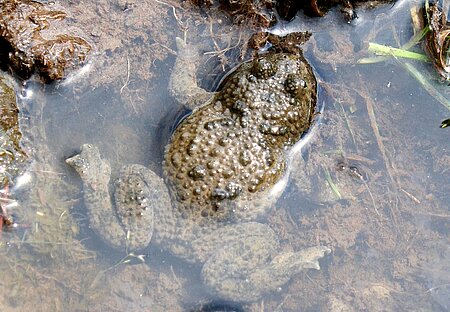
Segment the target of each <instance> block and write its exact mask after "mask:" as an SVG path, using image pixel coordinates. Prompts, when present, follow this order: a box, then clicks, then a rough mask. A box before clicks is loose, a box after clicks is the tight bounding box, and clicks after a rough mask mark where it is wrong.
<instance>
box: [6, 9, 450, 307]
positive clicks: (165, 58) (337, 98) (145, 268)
mask: <svg viewBox="0 0 450 312" xmlns="http://www.w3.org/2000/svg"><path fill="white" fill-rule="evenodd" d="M127 3H128V2H127ZM174 5H175V4H174ZM413 5H414V2H413V1H399V2H398V3H397V4H396V5H394V6H392V7H391V6H383V7H380V8H377V9H373V10H370V11H364V10H361V11H358V16H359V18H358V19H357V20H356V21H355V22H354V23H352V24H346V23H345V22H344V21H343V20H342V17H341V15H340V14H339V11H338V10H333V11H331V12H329V14H328V15H327V16H326V17H324V18H320V19H311V18H307V17H305V16H303V15H301V14H299V15H298V17H297V18H296V19H295V20H293V21H292V22H289V23H288V22H284V23H281V24H280V25H278V26H277V27H276V28H275V29H273V31H274V32H275V33H282V34H285V33H287V32H291V31H305V30H308V31H311V32H312V37H311V39H310V40H309V42H308V43H307V44H306V45H305V47H304V53H305V57H306V58H307V59H308V61H309V62H310V63H311V65H312V66H313V68H314V70H315V72H316V74H317V77H318V79H319V83H320V89H321V90H322V91H321V94H320V100H321V101H322V102H323V103H324V105H325V106H324V111H323V112H322V114H321V116H320V118H318V121H317V124H316V126H315V127H316V129H315V133H314V136H312V137H311V139H310V142H308V144H307V145H306V146H305V147H304V151H303V153H302V157H301V158H297V159H294V160H293V162H292V166H293V168H294V169H293V172H292V174H291V177H290V180H289V181H290V182H289V185H288V187H287V189H286V190H285V192H284V193H283V196H282V198H281V199H280V200H279V201H278V202H277V209H276V211H274V212H273V213H271V214H270V215H269V216H267V224H268V225H269V226H270V227H271V228H272V229H274V231H275V232H276V233H277V234H278V235H279V237H280V238H281V241H282V248H283V250H301V249H302V248H305V247H307V246H315V245H318V244H322V245H325V246H328V247H329V248H331V249H332V253H331V254H330V255H328V256H326V257H325V258H324V259H322V260H321V266H322V269H321V270H320V271H315V270H308V271H304V272H303V273H300V274H298V275H295V276H292V278H291V281H290V282H289V283H287V284H286V285H285V286H284V287H282V288H281V289H278V290H277V291H275V292H272V293H268V294H267V295H266V296H264V297H263V298H262V299H260V300H258V301H257V302H251V303H246V304H234V303H230V302H224V301H222V300H221V299H220V298H216V297H215V296H214V295H211V294H210V292H209V290H208V289H204V286H202V282H201V279H200V270H201V268H200V266H198V265H191V264H187V263H185V262H183V261H182V260H179V259H177V258H174V257H173V256H171V255H170V254H169V253H167V252H166V251H165V250H164V246H150V247H149V248H148V249H146V250H145V251H144V252H143V253H142V254H134V255H128V254H127V252H126V251H116V250H112V249H110V248H108V247H107V246H106V245H105V244H103V243H102V241H101V239H99V238H98V237H97V236H96V235H95V234H94V233H93V232H92V231H91V230H90V229H89V220H87V217H86V210H85V206H84V202H83V199H82V190H81V182H80V180H79V177H78V176H77V175H76V174H75V173H74V172H73V171H72V170H71V169H70V168H69V167H68V166H67V165H66V164H65V162H64V160H65V159H66V158H67V157H69V156H71V155H73V154H74V153H76V152H77V151H78V150H79V147H80V145H81V144H83V143H87V142H89V143H93V144H96V145H97V146H99V148H100V150H101V151H102V154H103V155H105V157H107V158H108V160H109V161H110V162H111V166H112V175H113V178H114V177H115V176H116V175H117V173H118V170H119V169H120V167H121V166H122V165H123V164H131V163H139V164H143V165H145V166H148V167H150V168H151V169H152V170H154V171H155V172H157V173H159V174H161V161H162V157H163V151H164V146H165V144H166V143H167V141H168V138H169V136H170V133H171V131H172V129H173V127H174V126H175V125H176V124H177V123H178V121H179V119H180V116H182V115H183V113H185V112H186V111H185V110H184V109H183V108H180V107H179V105H178V104H177V103H176V102H175V101H174V100H173V99H171V98H170V96H169V94H168V92H167V91H166V90H167V83H168V76H169V74H170V70H171V68H172V66H173V62H174V60H175V56H174V55H173V50H174V42H175V37H176V36H182V35H183V29H185V28H186V27H187V29H188V31H187V33H186V36H187V38H188V40H190V38H191V40H192V41H193V42H205V48H204V51H205V52H207V53H209V52H212V53H209V54H207V55H208V58H207V61H206V62H205V63H203V64H202V65H201V66H200V68H199V73H198V76H199V77H198V78H199V79H200V80H201V84H202V85H203V86H207V87H208V88H214V87H215V86H214V84H217V81H219V80H220V77H222V76H223V75H224V74H225V73H226V70H227V69H228V68H231V67H233V66H234V65H235V64H237V63H239V59H238V56H239V48H236V47H239V46H240V44H242V42H241V37H240V36H241V35H242V33H240V30H241V29H239V28H238V27H232V26H230V25H228V24H227V22H226V17H225V16H224V15H220V16H219V17H215V16H213V17H211V19H210V20H208V19H205V18H204V16H202V15H200V14H198V13H193V12H192V11H190V10H188V9H186V8H187V7H186V6H181V7H180V6H179V5H178V4H177V5H175V6H174V7H173V8H172V7H171V5H169V4H167V3H162V2H159V1H151V3H145V4H144V3H142V4H139V3H138V2H132V4H131V3H130V4H129V6H128V7H127V9H126V10H123V9H122V6H123V3H122V2H121V1H117V3H116V2H114V3H107V2H102V1H100V2H95V3H89V2H86V3H84V2H82V3H79V4H74V3H67V7H68V9H70V10H71V11H72V12H85V14H84V15H85V16H84V18H81V17H80V19H79V21H78V22H79V27H84V28H86V32H87V33H90V34H92V38H93V40H95V43H96V45H97V49H98V51H99V53H98V55H96V56H95V57H94V59H93V60H92V63H91V64H90V66H91V68H92V69H91V71H90V72H89V73H88V74H85V75H84V76H78V77H74V79H73V80H67V81H65V82H62V83H56V84H53V85H45V86H44V85H42V84H41V83H39V82H37V81H34V80H30V81H28V82H27V83H26V85H25V87H24V89H23V90H18V92H19V93H20V95H19V100H18V104H19V106H20V109H21V114H22V115H21V118H22V120H23V122H22V128H23V135H24V137H26V140H25V141H24V144H25V145H26V146H27V148H29V149H30V150H32V153H31V158H32V163H31V165H30V168H29V170H28V172H27V174H26V175H25V179H24V181H25V184H23V186H21V187H19V188H16V189H13V190H12V191H11V196H12V197H13V198H14V199H15V200H17V204H18V206H17V207H16V208H15V209H16V210H15V214H16V215H17V219H16V221H17V223H18V227H17V228H14V229H11V230H8V231H3V232H2V233H1V235H2V237H1V245H0V247H1V249H0V267H1V272H2V274H1V278H0V308H1V310H2V311H23V310H26V309H28V310H33V311H41V310H42V311H43V310H45V311H48V310H54V311H87V310H89V311H106V310H107V311H111V310H112V311H114V310H120V311H123V310H128V311H134V310H144V311H162V310H166V311H192V310H195V309H196V308H199V307H200V306H202V305H204V306H205V307H207V308H204V309H203V310H204V311H223V310H225V307H229V308H230V309H231V310H232V311H234V310H236V311H240V310H243V311H359V310H367V311H382V310H384V311H394V310H395V311H406V310H408V311H409V310H415V311H447V310H448V309H449V308H450V301H449V298H450V273H449V272H450V266H449V263H450V261H449V260H450V247H449V246H450V231H449V225H450V221H449V220H450V211H449V205H448V203H449V202H450V198H449V195H448V194H450V187H449V181H450V170H449V167H450V156H449V151H450V140H448V137H449V132H448V130H447V129H441V128H439V125H440V123H441V121H442V120H443V119H445V118H448V116H449V115H450V112H449V109H448V108H446V107H445V105H443V103H441V102H442V101H441V102H440V101H438V100H437V99H436V98H435V97H433V96H431V95H430V94H429V92H427V91H426V90H425V89H424V87H423V86H422V85H421V84H420V83H419V82H418V81H417V80H416V79H415V78H413V76H412V75H411V74H409V73H408V71H407V69H405V66H404V65H402V63H404V62H405V60H400V59H399V60H396V59H394V58H390V59H387V60H383V61H381V62H378V63H375V64H366V65H361V64H358V63H357V61H358V60H359V59H361V58H364V57H370V56H374V55H373V54H370V53H368V52H367V44H368V42H375V43H378V44H385V45H390V46H393V47H398V46H400V45H401V44H404V43H405V42H407V41H408V40H409V39H410V38H411V37H412V36H413V35H414V34H413V31H412V28H411V22H410V7H411V6H413ZM140 6H142V8H141V7H140ZM148 7H151V8H152V12H150V13H147V14H144V13H143V12H144V11H145V10H144V9H148ZM108 10H110V11H108ZM104 12H109V13H108V14H105V13H104ZM147 12H148V11H147ZM173 12H175V15H174V14H173ZM194 12H195V10H194ZM93 16H96V17H97V19H93ZM99 17H100V18H99ZM214 17H215V18H216V19H214ZM219 18H220V19H223V20H222V21H221V22H219V21H218V19H219ZM93 20H94V21H95V22H94V23H92V22H88V21H93ZM138 21H140V22H139V23H138ZM112 25H113V26H112ZM181 26H183V27H181ZM242 36H243V37H245V35H242ZM92 38H91V39H92ZM212 38H214V40H216V42H215V43H216V44H217V45H218V46H219V48H217V49H216V50H214V44H213V42H212ZM242 40H243V39H242ZM208 47H209V48H210V49H209V50H208ZM229 47H231V49H230V50H229V51H228V50H227V51H225V53H221V52H220V51H218V50H220V49H225V50H226V49H227V48H229ZM233 47H234V48H233ZM417 51H420V49H418V50H417ZM408 62H409V63H410V64H411V65H412V66H414V67H415V68H416V69H417V70H418V71H419V72H420V73H422V74H423V75H424V76H425V77H427V79H428V81H430V82H431V84H432V86H433V87H434V88H435V89H436V90H437V92H440V93H441V94H442V97H443V98H444V99H446V100H447V104H448V102H450V91H449V87H448V86H447V84H443V83H441V82H439V81H438V78H437V75H436V73H435V72H434V68H433V66H432V65H431V64H427V63H419V62H414V61H408ZM223 69H224V70H223ZM444 104H445V103H444ZM142 259H143V260H144V262H142ZM211 302H212V303H211ZM208 309H209V310H208ZM233 309H234V310H233Z"/></svg>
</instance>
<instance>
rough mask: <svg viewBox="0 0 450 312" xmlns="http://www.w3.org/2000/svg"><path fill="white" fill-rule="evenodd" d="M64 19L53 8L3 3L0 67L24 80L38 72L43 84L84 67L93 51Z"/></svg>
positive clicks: (17, 1)
mask: <svg viewBox="0 0 450 312" xmlns="http://www.w3.org/2000/svg"><path fill="white" fill-rule="evenodd" d="M67 17H68V14H67V13H66V12H65V11H64V9H62V8H60V7H58V6H56V5H53V4H44V2H38V1H27V0H11V1H2V2H1V3H0V42H1V43H2V45H1V47H2V48H1V49H2V50H3V51H2V52H1V54H0V55H1V56H3V59H1V60H0V62H2V63H3V66H2V67H3V68H5V67H10V68H12V69H13V71H14V72H15V73H16V74H17V75H19V76H21V77H22V78H24V79H27V78H29V77H30V76H31V75H32V74H33V73H34V72H38V73H39V74H40V75H41V76H42V78H43V79H44V80H46V81H51V80H55V79H61V78H63V77H64V76H65V75H66V74H67V72H68V71H69V70H73V69H75V68H77V67H78V66H80V65H82V64H84V63H85V62H86V61H87V58H88V56H89V55H90V52H91V51H92V47H91V45H90V44H89V43H88V42H87V41H86V40H85V39H83V38H82V36H81V35H80V30H78V29H75V28H73V25H71V23H70V22H69V19H68V18H67ZM61 29H63V30H64V32H61Z"/></svg>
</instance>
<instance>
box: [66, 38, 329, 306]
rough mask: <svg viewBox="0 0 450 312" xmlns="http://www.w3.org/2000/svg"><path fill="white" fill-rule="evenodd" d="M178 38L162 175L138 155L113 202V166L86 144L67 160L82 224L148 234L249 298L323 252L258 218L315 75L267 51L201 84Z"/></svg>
mask: <svg viewBox="0 0 450 312" xmlns="http://www.w3.org/2000/svg"><path fill="white" fill-rule="evenodd" d="M177 44H178V49H179V53H178V58H177V61H176V63H175V67H174V71H173V73H172V76H171V81H170V90H171V92H172V94H173V95H174V96H175V97H176V98H178V99H179V100H180V101H181V102H182V103H183V104H184V105H187V106H189V107H191V108H193V112H192V114H191V115H190V116H189V117H187V118H186V119H185V120H184V121H183V122H182V123H181V125H179V126H178V128H177V129H176V131H175V133H174V134H173V136H172V138H171V141H170V143H169V144H168V146H167V147H166V153H165V160H164V165H163V166H164V179H165V183H164V181H163V179H162V178H160V177H159V176H157V175H156V174H155V173H154V172H153V171H151V170H149V169H147V168H145V167H143V166H140V165H128V166H125V167H124V168H123V169H122V171H121V173H120V177H119V179H118V180H117V181H116V183H115V193H114V202H115V213H114V210H113V205H112V203H111V199H110V195H109V179H110V172H111V169H110V166H109V164H108V162H107V161H106V160H104V159H102V158H101V157H100V153H99V150H98V149H97V148H96V147H95V146H93V145H88V144H85V145H83V146H82V147H81V153H80V154H78V155H76V156H74V157H72V158H69V159H67V163H68V164H70V165H71V166H72V167H74V168H75V169H76V170H77V172H78V173H79V174H80V176H81V178H82V180H83V185H84V200H85V203H86V206H87V209H88V211H89V217H90V223H91V227H92V228H93V229H94V230H95V231H96V232H98V234H99V235H100V236H102V237H103V238H104V239H105V240H106V241H107V242H108V243H109V244H110V245H112V246H114V247H119V248H130V249H141V248H144V247H145V246H146V245H147V244H149V243H150V240H151V241H152V243H153V242H154V243H156V244H159V245H160V246H161V247H162V248H164V249H165V250H168V251H170V252H171V253H173V254H175V255H176V256H178V257H180V258H182V259H185V260H186V261H189V262H196V263H200V264H202V265H203V267H202V279H203V281H204V283H205V284H206V285H207V286H208V287H211V289H212V290H214V291H216V292H218V293H219V295H221V296H222V297H225V298H228V299H231V300H235V301H251V300H255V299H257V298H258V297H260V296H261V294H262V293H264V292H267V291H270V290H274V289H276V288H277V287H280V286H282V285H283V284H284V283H286V282H287V281H288V280H289V278H290V277H291V276H292V274H295V273H297V272H299V271H301V270H302V269H304V268H315V269H319V264H318V259H319V258H321V257H322V256H323V255H324V254H327V253H329V249H328V248H326V247H323V246H317V247H312V248H308V249H306V250H303V251H299V252H286V251H281V250H280V246H279V241H278V237H277V235H276V234H275V233H274V231H273V230H272V229H271V228H270V227H269V226H268V225H266V224H263V223H259V222H257V221H258V220H259V218H260V217H263V216H264V214H266V213H267V211H268V210H269V209H271V208H272V206H273V205H274V204H275V201H276V199H277V198H278V196H279V195H280V193H281V191H282V187H283V185H284V184H285V183H284V182H283V181H284V179H283V177H284V176H285V175H286V172H287V167H286V161H287V155H286V154H287V153H288V151H289V150H290V148H291V147H292V146H293V145H294V144H295V143H297V142H298V141H299V140H300V138H301V136H302V134H303V133H304V132H305V131H306V130H308V128H309V126H310V124H311V120H312V117H313V114H314V110H315V105H316V80H315V78H314V75H313V72H312V70H311V68H310V66H309V65H308V64H307V63H306V61H305V60H304V59H303V57H302V56H300V55H293V54H287V53H268V54H265V55H261V56H259V57H257V58H255V59H254V60H253V61H252V62H248V63H244V64H242V65H241V66H239V67H238V68H237V69H236V70H235V71H233V72H232V73H231V74H230V75H229V76H228V77H227V79H226V80H225V82H224V83H223V84H222V88H221V90H220V91H218V92H216V93H208V92H206V91H204V90H203V89H200V88H199V87H197V85H196V84H195V65H194V64H195V59H196V55H197V54H196V51H195V50H194V49H192V48H190V47H189V46H186V44H184V42H182V41H181V40H180V39H178V41H177ZM201 102H203V104H202V105H199V104H200V103H201Z"/></svg>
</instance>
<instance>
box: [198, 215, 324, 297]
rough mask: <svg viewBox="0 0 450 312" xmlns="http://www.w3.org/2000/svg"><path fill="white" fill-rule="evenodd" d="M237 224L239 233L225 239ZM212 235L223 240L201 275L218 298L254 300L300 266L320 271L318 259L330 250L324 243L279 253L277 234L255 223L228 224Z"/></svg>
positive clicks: (274, 287) (277, 284)
mask: <svg viewBox="0 0 450 312" xmlns="http://www.w3.org/2000/svg"><path fill="white" fill-rule="evenodd" d="M236 227H238V228H239V229H238V231H239V232H240V233H241V235H239V234H238V235H237V237H236V238H235V239H230V240H229V241H227V238H228V237H229V236H228V234H232V235H236V230H237V229H236ZM212 236H214V237H219V238H221V240H222V241H223V242H222V243H221V244H220V246H219V247H218V249H216V250H215V252H214V253H213V254H212V255H211V256H210V257H209V258H208V259H207V260H206V262H205V264H204V266H203V268H202V278H203V281H204V283H205V285H207V286H208V287H210V288H211V289H212V290H215V291H216V292H218V294H219V295H220V296H221V297H224V298H226V299H229V300H233V301H254V300H257V299H258V298H260V297H261V296H262V294H264V293H267V292H270V291H273V290H276V289H277V288H278V287H280V286H283V285H284V284H285V283H287V282H288V281H289V279H290V278H291V277H292V276H293V275H294V274H296V273H298V272H300V271H302V270H303V269H317V270H319V269H320V266H319V262H318V259H320V258H322V257H323V256H324V255H326V254H328V253H329V252H330V249H329V248H327V247H324V246H317V247H311V248H307V249H305V250H302V251H299V252H282V251H281V250H280V246H279V242H278V237H277V235H276V234H275V233H274V232H273V231H272V230H271V229H270V228H269V227H268V226H266V225H264V224H260V223H256V222H249V223H244V224H240V225H234V226H228V227H225V228H222V229H219V230H218V231H217V232H216V233H215V234H213V235H212ZM211 238H212V237H211ZM212 240H213V241H214V238H213V239H212ZM211 247H212V246H211Z"/></svg>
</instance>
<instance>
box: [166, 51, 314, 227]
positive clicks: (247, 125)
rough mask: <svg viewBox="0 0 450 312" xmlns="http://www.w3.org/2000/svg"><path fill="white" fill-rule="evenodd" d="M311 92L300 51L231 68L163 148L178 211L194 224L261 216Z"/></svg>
mask: <svg viewBox="0 0 450 312" xmlns="http://www.w3.org/2000/svg"><path fill="white" fill-rule="evenodd" d="M316 92H317V85H316V80H315V77H314V74H313V72H312V69H311V67H310V66H309V64H307V63H306V61H305V60H304V59H303V57H301V56H300V55H294V54H287V53H268V54H265V55H261V56H259V57H257V58H256V59H254V60H253V61H252V62H248V63H244V64H242V65H241V66H239V67H238V68H237V69H236V70H235V71H234V72H232V73H231V74H230V75H229V76H228V77H227V78H226V80H225V81H224V83H223V84H222V86H221V88H220V90H219V91H218V92H217V93H216V94H215V95H212V96H211V98H210V100H209V101H207V103H206V104H204V105H203V106H200V107H198V108H196V109H195V110H194V112H193V113H192V115H191V116H189V117H188V118H186V119H185V120H184V121H183V123H182V124H181V125H180V126H179V127H178V129H177V130H176V132H175V133H174V135H173V137H172V140H171V143H170V144H169V146H168V147H167V150H166V157H165V167H164V172H165V178H166V180H167V182H168V185H169V188H170V189H171V192H172V195H173V196H174V197H175V198H174V199H175V201H177V202H178V203H179V205H178V208H179V210H180V213H181V214H182V215H183V216H184V217H185V218H194V219H195V220H197V222H199V223H202V222H207V223H210V222H216V221H218V220H220V221H233V220H239V221H243V220H250V219H254V218H255V215H260V214H263V213H264V211H265V210H266V208H267V207H268V206H270V205H271V203H272V202H273V200H270V199H265V200H263V199H262V198H264V197H267V196H265V195H268V193H269V191H270V189H271V188H272V187H273V186H274V185H275V184H276V183H277V182H278V181H279V180H280V179H281V178H282V177H283V175H284V173H285V166H286V162H285V161H286V155H285V153H286V150H288V149H289V147H290V146H292V145H293V144H295V143H296V142H297V141H299V140H300V138H301V136H302V134H303V133H304V132H305V131H307V130H308V129H309V127H310V125H311V121H312V117H313V114H314V110H315V106H316ZM275 199H276V198H275ZM202 220H203V221H202Z"/></svg>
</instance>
